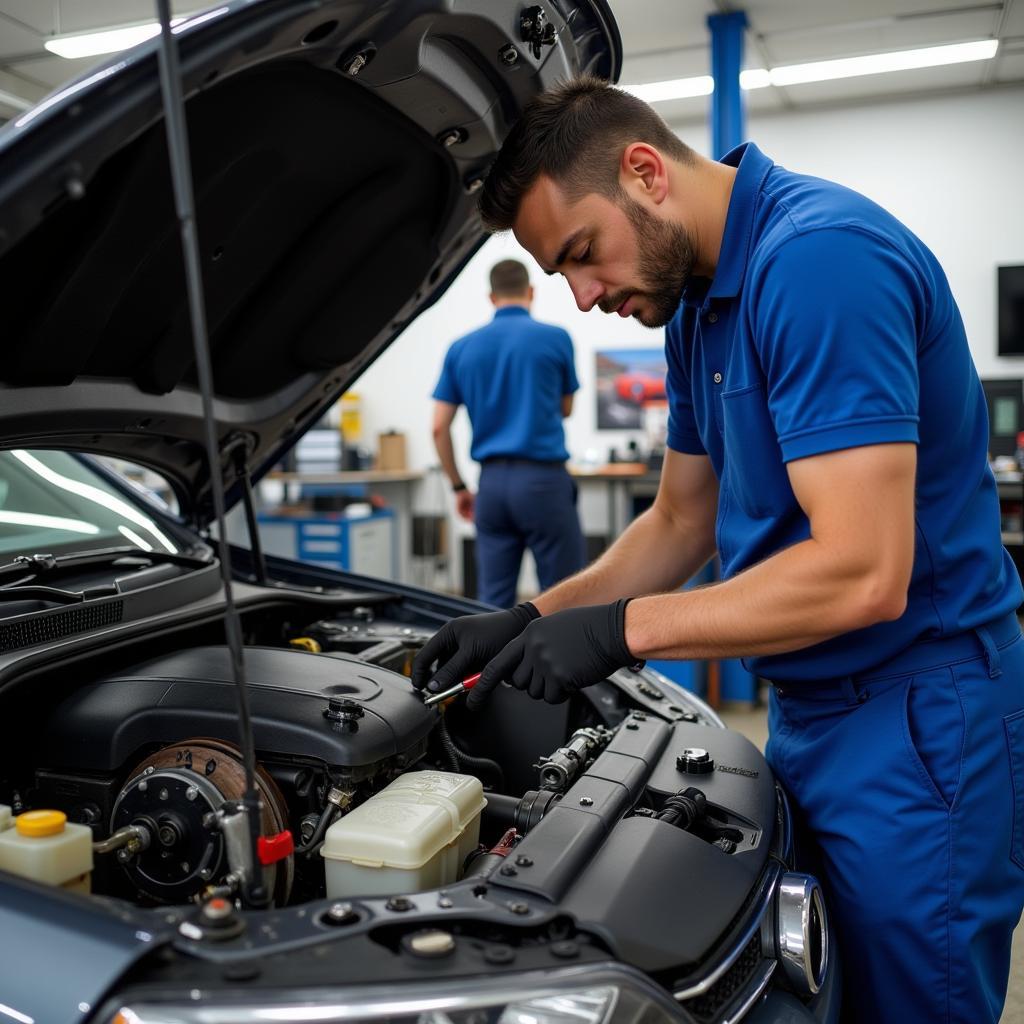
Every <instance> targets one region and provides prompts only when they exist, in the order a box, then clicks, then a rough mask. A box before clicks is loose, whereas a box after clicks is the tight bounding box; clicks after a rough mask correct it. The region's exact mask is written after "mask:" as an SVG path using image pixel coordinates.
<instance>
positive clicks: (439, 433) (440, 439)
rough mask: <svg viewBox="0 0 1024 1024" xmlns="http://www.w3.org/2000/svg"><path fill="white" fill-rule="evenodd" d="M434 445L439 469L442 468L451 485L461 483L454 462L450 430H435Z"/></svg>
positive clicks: (453, 448)
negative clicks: (439, 465) (439, 462)
mask: <svg viewBox="0 0 1024 1024" xmlns="http://www.w3.org/2000/svg"><path fill="white" fill-rule="evenodd" d="M434 447H435V448H436V449H437V457H438V458H439V459H440V460H441V469H443V470H444V474H445V476H446V477H448V480H449V481H450V483H451V485H452V486H453V487H454V486H456V484H460V483H462V476H461V474H460V473H459V467H458V465H457V464H456V462H455V446H454V445H453V444H452V435H451V431H450V430H435V431H434Z"/></svg>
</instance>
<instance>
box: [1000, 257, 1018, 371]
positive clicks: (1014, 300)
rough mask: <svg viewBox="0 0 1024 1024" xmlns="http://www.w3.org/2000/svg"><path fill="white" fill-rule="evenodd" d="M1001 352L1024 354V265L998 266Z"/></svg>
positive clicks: (1006, 354) (1005, 354) (1012, 354)
mask: <svg viewBox="0 0 1024 1024" xmlns="http://www.w3.org/2000/svg"><path fill="white" fill-rule="evenodd" d="M996 281H997V291H998V298H997V320H998V321H999V324H998V333H999V354H1000V355H1001V356H1024V266H1018V267H997V268H996Z"/></svg>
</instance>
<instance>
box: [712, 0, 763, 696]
mask: <svg viewBox="0 0 1024 1024" xmlns="http://www.w3.org/2000/svg"><path fill="white" fill-rule="evenodd" d="M746 28H747V16H746V14H745V13H744V12H743V11H733V12H730V13H729V14H711V15H709V16H708V29H709V30H710V32H711V77H712V78H713V79H714V83H715V89H714V92H712V94H711V154H712V156H713V157H714V158H715V159H716V160H718V159H720V158H721V157H723V156H725V154H726V153H728V152H729V150H730V149H735V148H736V147H737V146H738V145H739V144H740V143H741V142H743V141H744V140H745V138H746V125H745V117H744V110H743V94H742V92H741V91H740V72H741V71H742V70H743V34H744V32H745V31H746ZM719 671H720V677H719V678H720V688H719V696H720V697H721V699H722V700H738V701H750V702H754V701H756V700H757V680H756V679H755V677H754V676H752V675H751V674H750V673H749V672H748V671H747V670H746V669H745V668H744V667H743V663H742V662H741V661H738V660H725V661H720V662H719Z"/></svg>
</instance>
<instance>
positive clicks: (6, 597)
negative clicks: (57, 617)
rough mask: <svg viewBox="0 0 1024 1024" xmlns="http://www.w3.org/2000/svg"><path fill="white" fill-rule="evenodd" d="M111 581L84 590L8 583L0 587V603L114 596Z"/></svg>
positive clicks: (115, 590) (79, 600)
mask: <svg viewBox="0 0 1024 1024" xmlns="http://www.w3.org/2000/svg"><path fill="white" fill-rule="evenodd" d="M120 593H121V591H120V590H118V588H117V587H116V586H114V584H113V583H109V584H107V585H106V586H102V587H87V588H86V589H85V590H61V589H59V588H58V587H34V586H32V585H31V584H29V585H28V586H18V585H17V584H9V585H8V586H6V587H3V588H2V589H0V603H7V602H8V601H31V600H36V601H49V602H51V603H52V604H81V603H82V602H83V601H95V600H96V599H97V598H101V597H115V596H116V595H118V594H120Z"/></svg>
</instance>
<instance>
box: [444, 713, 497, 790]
mask: <svg viewBox="0 0 1024 1024" xmlns="http://www.w3.org/2000/svg"><path fill="white" fill-rule="evenodd" d="M439 731H440V736H441V743H442V745H443V746H444V748H445V750H446V751H447V752H448V754H449V756H451V757H454V758H455V760H456V762H457V763H458V767H457V768H456V769H455V770H456V771H458V770H459V768H471V769H472V768H475V769H476V770H477V771H479V772H483V773H485V774H486V773H489V774H490V775H491V777H492V778H493V779H494V781H495V786H496V788H497V789H504V788H505V773H504V772H503V771H502V770H501V765H500V764H498V762H497V761H492V760H491V759H490V758H489V757H474V756H473V755H472V754H467V753H466V751H464V750H463V749H462V748H461V747H459V746H458V745H457V744H456V742H455V740H453V739H452V738H451V736H450V735H449V733H448V726H447V724H446V723H445V720H444V719H443V718H442V719H441V724H440V726H439Z"/></svg>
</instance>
